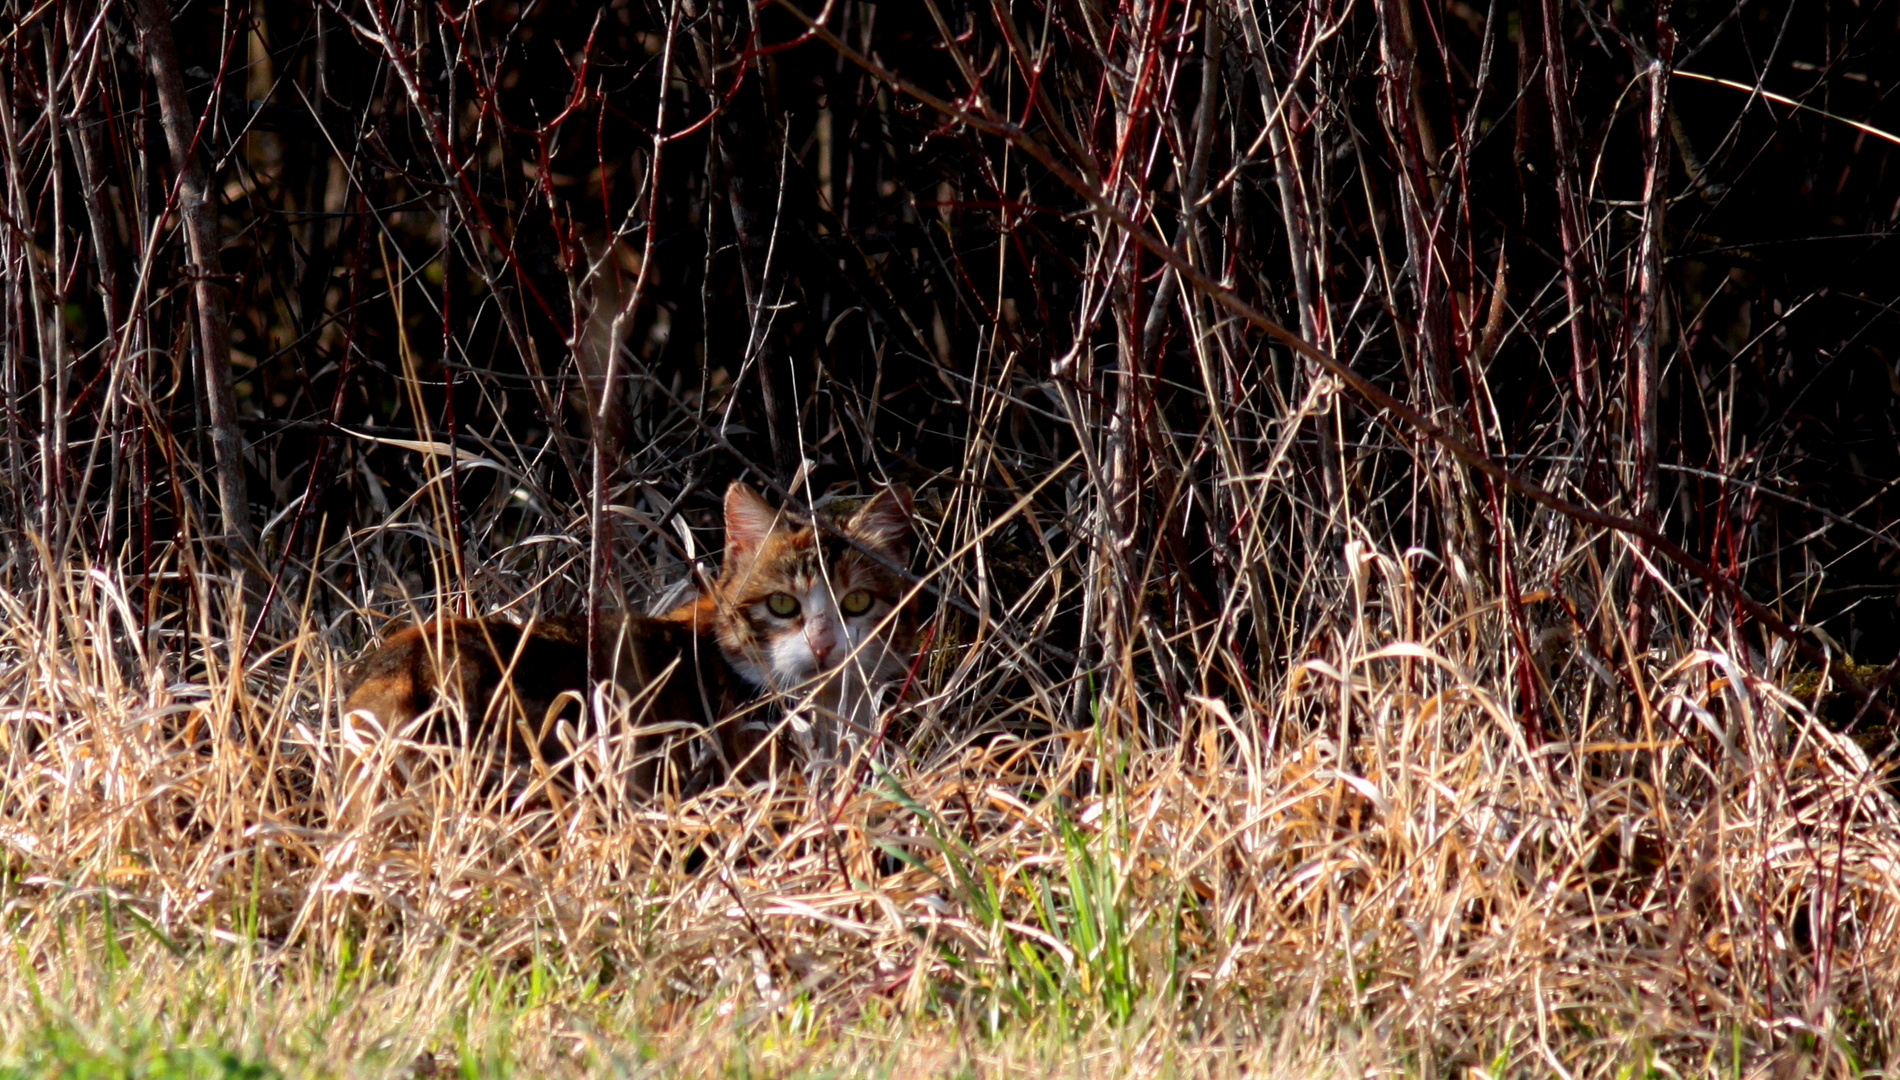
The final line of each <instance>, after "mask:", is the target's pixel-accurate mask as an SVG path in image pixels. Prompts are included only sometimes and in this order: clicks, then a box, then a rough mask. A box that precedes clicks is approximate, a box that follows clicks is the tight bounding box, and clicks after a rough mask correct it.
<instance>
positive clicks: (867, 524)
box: [845, 484, 911, 563]
mask: <svg viewBox="0 0 1900 1080" xmlns="http://www.w3.org/2000/svg"><path fill="white" fill-rule="evenodd" d="M910 529H911V498H910V489H909V488H907V487H905V486H904V485H902V484H893V485H891V486H890V487H887V488H885V489H884V490H883V491H880V492H878V493H877V494H876V495H873V496H871V498H870V499H869V500H868V501H866V502H865V504H864V505H863V506H860V507H858V512H857V513H855V514H852V515H851V523H850V524H849V525H848V526H847V527H846V530H845V531H847V532H849V533H850V534H851V535H852V536H855V537H857V538H858V539H859V540H860V541H862V542H863V543H865V544H867V545H869V546H870V547H874V548H879V549H881V550H883V551H885V552H886V553H888V554H889V555H890V556H891V557H892V558H893V559H895V560H896V561H897V562H900V563H904V562H909V561H910Z"/></svg>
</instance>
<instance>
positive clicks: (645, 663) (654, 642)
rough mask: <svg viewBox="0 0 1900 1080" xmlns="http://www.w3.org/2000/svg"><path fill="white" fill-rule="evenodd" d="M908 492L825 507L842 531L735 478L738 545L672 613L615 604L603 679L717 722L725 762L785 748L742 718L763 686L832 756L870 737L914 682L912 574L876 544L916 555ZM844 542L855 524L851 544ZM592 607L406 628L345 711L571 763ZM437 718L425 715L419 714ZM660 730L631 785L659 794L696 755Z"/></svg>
mask: <svg viewBox="0 0 1900 1080" xmlns="http://www.w3.org/2000/svg"><path fill="white" fill-rule="evenodd" d="M910 513H911V511H910V498H909V494H908V492H905V491H903V490H902V489H892V490H889V491H885V492H882V493H880V494H878V495H877V496H875V497H873V498H872V499H870V500H868V501H866V502H865V503H864V505H863V506H861V507H860V508H858V509H857V510H856V511H854V512H851V513H848V514H843V515H836V516H832V517H829V518H828V521H829V523H830V524H831V525H832V526H833V527H835V529H836V530H837V531H838V532H840V533H842V534H843V536H834V535H827V534H826V533H825V531H824V530H821V529H818V528H816V527H814V526H813V525H812V524H810V523H805V522H797V521H794V520H792V519H791V518H789V517H788V516H787V515H784V514H782V513H781V512H780V511H777V510H774V509H773V508H772V507H771V505H770V504H768V503H767V502H766V501H765V500H764V499H763V498H761V497H760V496H759V495H758V493H757V492H755V491H753V490H752V489H751V488H750V487H747V486H746V485H744V484H741V483H734V484H733V485H732V486H731V487H730V488H729V489H727V492H726V499H725V525H726V556H725V562H724V565H723V567H722V569H721V572H720V574H719V576H718V578H717V579H715V580H714V581H713V582H712V583H711V584H710V586H709V587H708V588H707V589H706V590H705V591H704V592H703V593H702V594H701V595H700V596H698V597H697V598H696V599H694V600H693V601H691V602H689V603H687V604H684V605H682V606H680V607H678V608H675V609H674V610H672V611H669V612H667V613H665V614H663V615H658V616H645V615H633V614H624V613H602V614H601V616H600V618H599V619H598V620H597V623H598V625H597V627H596V634H595V637H596V647H595V654H594V665H593V667H594V677H595V678H596V679H602V680H607V681H610V682H611V683H612V684H613V685H614V686H615V687H616V688H617V689H618V690H619V691H620V692H621V693H624V694H625V695H626V697H627V698H628V699H629V700H630V701H632V702H633V703H634V704H635V705H636V707H637V708H636V711H635V713H634V716H633V719H634V721H635V723H636V724H637V725H639V726H642V727H656V726H657V727H667V726H677V725H678V723H679V722H682V721H683V722H684V723H685V724H686V725H689V726H690V727H691V728H696V729H704V730H708V731H711V732H713V733H714V735H715V738H716V743H717V745H718V747H719V751H720V754H719V756H720V757H721V758H723V761H724V766H725V767H726V768H728V769H733V768H741V769H743V770H744V775H745V776H746V777H747V778H748V779H756V778H759V777H761V776H763V775H764V774H765V771H766V770H767V768H768V766H769V760H768V758H769V755H770V752H771V751H772V749H773V747H772V746H771V745H770V744H769V743H767V742H766V740H765V739H764V738H763V737H762V736H761V735H760V734H759V733H758V732H757V728H758V727H759V726H760V725H758V724H756V723H752V724H747V723H743V722H742V721H741V718H740V717H739V716H738V715H737V714H738V713H739V712H740V711H742V710H743V709H744V706H746V704H747V703H748V702H750V701H752V700H753V699H755V698H758V697H759V696H760V695H761V694H765V695H771V696H779V697H783V698H785V699H788V700H790V701H792V702H793V703H794V706H793V707H794V708H795V709H800V710H803V711H804V714H805V716H806V717H807V718H808V719H809V721H810V722H809V727H810V729H811V730H812V731H813V732H814V733H815V735H816V737H815V738H814V739H813V740H812V742H813V744H814V745H813V747H812V749H813V750H814V751H815V752H816V754H817V755H818V756H821V757H824V758H831V757H835V756H836V755H837V754H838V752H839V749H840V747H841V746H843V745H848V744H854V743H856V742H857V741H858V740H859V739H860V738H861V735H862V732H863V731H864V730H866V729H868V727H869V726H870V723H871V721H872V719H873V718H874V717H875V715H876V707H877V699H878V695H879V693H880V691H881V690H882V688H883V687H884V686H886V685H888V684H889V683H890V682H892V681H893V680H895V679H897V678H899V677H901V676H902V675H903V674H904V672H905V670H906V668H907V666H908V664H909V661H910V657H911V655H912V653H913V651H914V648H915V631H914V627H913V624H912V620H911V618H910V617H909V615H908V614H907V613H906V612H904V611H903V610H902V609H901V607H900V601H901V599H902V598H903V596H904V590H905V584H904V580H903V578H902V577H901V576H900V575H899V574H897V573H895V572H893V571H892V570H890V569H888V568H886V567H885V566H883V565H880V563H879V561H878V560H877V559H875V558H872V557H869V556H867V555H866V554H865V552H864V551H863V550H860V549H859V546H854V545H853V543H852V541H855V542H856V545H860V546H861V547H862V548H863V549H866V550H869V551H873V552H877V553H878V554H879V555H880V556H882V557H883V558H884V559H886V560H888V561H890V562H892V563H895V564H897V565H902V564H904V563H905V562H907V561H908V557H909V536H910V523H911V518H910ZM844 537H849V538H850V539H849V540H847V539H845V538H844ZM587 655H588V654H587V620H586V619H585V617H556V618H547V619H540V620H535V621H532V622H529V623H527V624H525V625H516V624H514V623H510V622H507V621H506V620H504V619H500V618H488V619H443V620H438V621H436V622H431V623H427V624H425V625H422V626H411V627H407V628H404V629H402V630H399V631H397V632H396V633H394V634H392V635H391V636H390V637H389V638H388V640H386V641H385V642H384V643H383V644H382V645H381V646H380V647H378V648H377V649H376V650H374V651H373V652H371V653H370V654H369V655H368V656H367V657H365V658H364V659H363V660H362V661H361V662H360V663H358V665H357V666H356V668H355V670H354V671H353V672H352V673H351V676H350V679H349V682H348V690H347V696H346V700H345V701H344V705H343V708H344V714H345V716H346V717H350V716H354V715H356V714H359V713H367V714H369V715H370V716H372V717H374V718H375V720H376V722H377V723H378V725H380V726H381V727H382V728H383V729H384V730H385V731H401V732H405V733H408V734H410V735H411V736H413V737H416V738H420V739H424V740H427V741H432V742H449V743H463V744H474V743H477V742H484V741H485V742H488V743H490V744H499V746H501V747H502V748H504V749H505V751H506V753H507V754H508V756H509V757H510V758H512V759H514V760H517V761H524V760H532V759H534V758H536V757H539V759H540V760H541V761H542V762H544V763H546V764H547V765H558V764H559V763H560V762H561V761H562V759H563V758H565V756H566V754H567V753H568V751H567V748H565V747H564V746H563V745H562V743H561V741H560V739H559V738H557V734H558V729H559V727H560V721H561V720H563V719H565V720H567V721H568V722H569V723H570V724H571V723H573V722H574V721H575V719H576V718H577V717H578V716H579V715H580V711H581V709H580V705H581V703H582V702H584V701H592V700H593V695H592V694H590V692H589V687H588V663H587ZM424 718H426V720H427V722H426V723H423V724H420V725H418V724H417V723H416V721H418V720H421V719H424ZM663 738H664V737H663V736H650V737H647V738H645V739H644V740H643V743H644V745H639V746H636V750H638V751H640V754H639V756H640V758H641V759H642V761H643V764H642V765H641V766H640V767H639V768H638V770H637V771H636V775H635V776H633V777H632V778H631V781H632V784H633V786H634V787H635V788H636V789H638V790H641V791H651V790H653V788H654V787H655V786H656V785H658V784H660V783H665V782H667V778H666V777H665V776H664V775H663V772H662V766H663V765H666V766H669V767H671V768H672V769H674V770H675V771H676V773H677V771H678V770H681V769H683V768H684V767H685V764H686V758H687V755H686V754H684V753H683V752H681V750H682V749H683V748H681V747H679V746H678V743H679V740H678V739H677V737H675V739H674V743H675V745H676V749H675V751H674V752H671V753H666V754H661V753H659V752H658V749H659V746H660V744H661V742H662V741H663Z"/></svg>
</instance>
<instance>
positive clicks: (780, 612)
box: [765, 592, 798, 619]
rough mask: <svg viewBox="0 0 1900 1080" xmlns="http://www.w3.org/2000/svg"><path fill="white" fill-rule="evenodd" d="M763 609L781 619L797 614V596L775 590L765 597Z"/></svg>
mask: <svg viewBox="0 0 1900 1080" xmlns="http://www.w3.org/2000/svg"><path fill="white" fill-rule="evenodd" d="M765 610H767V611H769V612H771V613H772V614H774V615H777V616H778V617H779V618H781V619H789V618H791V617H792V616H794V615H796V614H798V597H796V596H793V595H792V594H791V593H782V592H775V593H773V594H772V595H770V596H768V597H766V598H765Z"/></svg>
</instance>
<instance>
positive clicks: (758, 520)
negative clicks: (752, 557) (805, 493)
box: [726, 480, 778, 558]
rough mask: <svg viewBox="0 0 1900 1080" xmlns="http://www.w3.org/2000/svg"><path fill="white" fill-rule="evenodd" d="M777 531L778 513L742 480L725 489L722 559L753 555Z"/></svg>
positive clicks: (735, 481) (763, 497)
mask: <svg viewBox="0 0 1900 1080" xmlns="http://www.w3.org/2000/svg"><path fill="white" fill-rule="evenodd" d="M777 527H778V511H777V510H774V509H772V504H771V503H768V502H766V501H765V496H763V495H760V494H759V493H758V492H756V491H754V490H752V485H750V484H748V483H746V482H745V481H743V480H734V481H733V482H732V485H731V486H730V487H728V488H726V557H727V558H731V557H732V556H734V555H744V554H746V553H748V552H753V551H757V550H758V549H759V545H761V544H763V543H765V538H766V537H768V536H770V535H772V530H773V529H775V528H777Z"/></svg>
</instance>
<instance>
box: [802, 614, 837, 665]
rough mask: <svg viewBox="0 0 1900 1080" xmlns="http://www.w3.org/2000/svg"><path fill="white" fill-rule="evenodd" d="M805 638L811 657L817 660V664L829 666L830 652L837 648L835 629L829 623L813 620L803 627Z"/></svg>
mask: <svg viewBox="0 0 1900 1080" xmlns="http://www.w3.org/2000/svg"><path fill="white" fill-rule="evenodd" d="M805 638H806V640H807V641H809V642H810V643H811V655H812V659H814V660H817V661H818V666H819V667H821V668H828V667H830V666H831V654H832V653H834V652H836V651H837V649H838V633H837V630H836V629H835V628H833V627H832V626H831V624H829V623H826V622H822V621H816V620H814V621H813V622H812V623H810V624H808V625H807V626H806V627H805Z"/></svg>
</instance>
